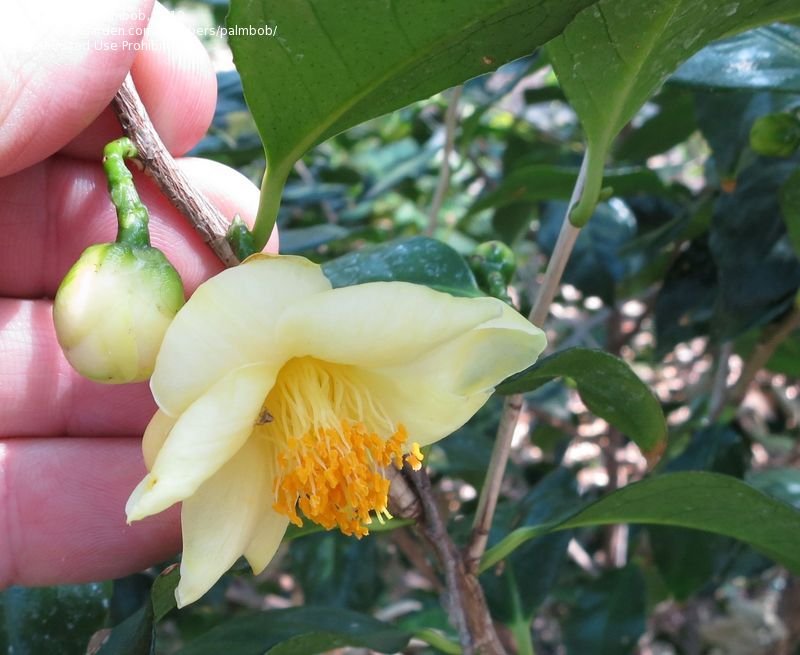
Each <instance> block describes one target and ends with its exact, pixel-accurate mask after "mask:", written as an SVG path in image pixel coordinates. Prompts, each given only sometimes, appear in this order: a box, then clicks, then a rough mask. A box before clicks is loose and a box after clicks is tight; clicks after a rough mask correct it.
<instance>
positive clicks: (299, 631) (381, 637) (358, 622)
mask: <svg viewBox="0 0 800 655" xmlns="http://www.w3.org/2000/svg"><path fill="white" fill-rule="evenodd" d="M410 638H411V634H410V633H408V632H405V631H404V630H399V629H397V628H395V627H393V626H391V625H389V624H388V623H383V622H381V621H378V620H376V619H373V618H372V617H369V616H366V615H364V614H359V613H357V612H352V611H349V610H344V609H337V608H333V607H298V608H293V609H286V610H274V611H271V612H260V613H257V614H250V615H247V616H240V617H236V618H233V619H231V620H229V621H226V622H225V623H223V624H221V625H219V626H217V627H215V628H212V629H211V630H209V631H208V632H207V633H206V634H204V635H203V636H201V637H199V638H198V639H195V640H194V641H192V642H191V643H190V644H188V645H187V646H186V647H184V648H182V649H181V650H180V651H179V655H219V653H225V654H226V655H262V654H263V653H270V654H271V655H313V654H314V653H325V652H329V651H331V650H333V649H336V648H342V647H345V646H353V647H357V648H368V649H371V650H373V651H377V652H379V653H396V652H398V651H401V650H402V649H403V648H405V646H406V645H407V644H408V641H409V639H410Z"/></svg>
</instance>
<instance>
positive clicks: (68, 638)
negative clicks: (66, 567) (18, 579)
mask: <svg viewBox="0 0 800 655" xmlns="http://www.w3.org/2000/svg"><path fill="white" fill-rule="evenodd" d="M110 596H111V585H110V584H107V583H103V584H100V583H98V584H85V585H62V586H58V587H41V588H38V589H26V588H23V587H10V588H9V589H6V590H5V591H4V592H2V593H0V652H3V653H14V654H17V653H19V654H20V655H29V654H30V655H37V654H38V653H53V652H58V653H59V655H61V654H62V653H63V655H73V654H74V655H83V653H85V652H86V645H87V644H88V643H89V639H90V638H91V636H92V635H93V634H94V633H95V632H96V631H97V630H99V629H100V628H102V627H103V624H104V623H105V620H106V617H107V614H108V612H107V608H108V602H109V599H110Z"/></svg>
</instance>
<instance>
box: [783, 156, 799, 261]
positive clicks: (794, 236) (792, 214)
mask: <svg viewBox="0 0 800 655" xmlns="http://www.w3.org/2000/svg"><path fill="white" fill-rule="evenodd" d="M780 207H781V216H783V222H784V223H785V224H786V232H787V233H788V235H789V242H790V243H791V244H792V248H794V252H795V254H796V255H798V256H799V257H800V166H798V168H797V169H796V170H795V171H794V172H793V173H792V174H791V175H789V177H788V179H787V180H786V182H784V183H783V186H782V187H781V190H780Z"/></svg>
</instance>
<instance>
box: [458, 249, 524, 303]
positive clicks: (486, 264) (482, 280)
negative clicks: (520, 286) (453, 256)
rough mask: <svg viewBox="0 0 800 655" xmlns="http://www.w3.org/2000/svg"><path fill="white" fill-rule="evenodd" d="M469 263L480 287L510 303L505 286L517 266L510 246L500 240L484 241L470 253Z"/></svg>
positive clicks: (509, 281)
mask: <svg viewBox="0 0 800 655" xmlns="http://www.w3.org/2000/svg"><path fill="white" fill-rule="evenodd" d="M469 265H470V268H471V269H472V272H473V273H474V274H475V279H476V280H477V282H478V285H479V286H480V287H481V289H483V290H484V291H486V293H488V294H489V295H490V296H494V297H495V298H499V299H500V300H502V301H504V302H506V303H509V304H511V298H509V296H508V293H507V291H506V287H507V286H508V285H509V284H510V283H511V277H512V276H513V275H514V270H515V269H516V267H517V262H516V258H515V257H514V252H513V251H512V250H511V248H509V247H508V246H507V245H506V244H505V243H503V242H502V241H486V242H484V243H482V244H480V245H479V246H478V247H477V248H475V252H474V253H473V254H472V255H470V257H469Z"/></svg>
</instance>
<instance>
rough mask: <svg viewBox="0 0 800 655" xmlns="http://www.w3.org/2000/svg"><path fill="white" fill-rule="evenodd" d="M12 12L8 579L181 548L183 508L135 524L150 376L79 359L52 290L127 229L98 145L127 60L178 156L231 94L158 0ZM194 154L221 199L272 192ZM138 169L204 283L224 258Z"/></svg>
mask: <svg viewBox="0 0 800 655" xmlns="http://www.w3.org/2000/svg"><path fill="white" fill-rule="evenodd" d="M8 10H9V11H10V12H11V14H12V15H11V16H7V17H6V18H7V21H8V24H9V25H15V26H17V29H16V30H15V31H14V34H13V35H12V38H10V39H6V40H4V41H2V42H0V87H2V88H3V89H4V90H5V93H4V95H3V96H2V97H0V406H2V407H3V410H2V414H1V415H0V589H2V588H4V587H6V586H8V585H11V584H23V585H47V584H57V583H66V582H81V581H89V580H100V579H108V578H112V577H117V576H121V575H125V574H127V573H130V572H133V571H136V570H140V569H142V568H144V567H146V566H148V565H151V564H153V563H154V562H156V561H159V560H161V559H164V558H166V557H168V556H169V555H171V554H173V553H174V552H176V551H177V550H178V549H179V548H180V528H179V516H178V512H177V510H176V509H173V510H172V511H170V512H167V513H165V514H163V515H159V516H157V517H154V518H152V519H147V520H146V521H142V522H140V523H137V524H135V525H133V526H128V525H126V522H125V512H124V508H125V501H126V500H127V498H128V495H129V494H130V492H131V490H132V489H133V488H134V487H135V486H136V483H137V482H138V480H139V479H141V478H142V476H143V475H144V474H145V468H144V464H143V462H142V457H141V448H140V439H141V434H142V432H143V431H144V427H145V426H146V424H147V422H148V421H149V419H150V417H151V416H152V414H153V413H154V412H155V409H156V407H155V404H154V402H153V400H152V398H151V395H150V391H149V388H148V385H147V383H142V384H136V385H123V386H105V385H100V384H96V383H94V382H91V381H89V380H86V379H84V378H81V377H80V376H79V375H78V374H77V373H75V372H74V371H73V370H72V369H71V368H70V366H69V364H68V363H67V361H66V360H65V358H64V356H63V354H62V352H61V349H60V348H59V346H58V343H57V342H56V338H55V332H54V328H53V321H52V298H53V296H54V295H55V292H56V289H57V288H58V285H59V283H60V281H61V278H62V277H63V275H64V274H65V273H66V271H67V270H68V269H69V267H70V266H71V265H72V264H73V263H74V262H75V260H76V259H77V258H78V257H79V256H80V254H81V252H82V251H83V250H84V249H85V248H86V247H87V246H89V245H90V244H92V243H97V242H107V241H113V240H114V237H115V231H116V220H115V217H114V210H113V207H112V205H111V202H110V200H109V198H108V192H107V190H106V182H105V178H104V177H103V172H102V166H101V163H100V158H101V152H102V148H103V145H104V144H105V143H107V142H108V141H110V140H112V139H113V138H115V137H116V136H119V135H120V129H119V126H118V125H117V124H116V120H115V118H114V116H113V114H112V113H111V111H110V109H109V108H108V104H109V102H110V100H111V98H112V97H113V96H114V93H115V92H116V90H117V88H118V87H119V86H120V84H121V83H122V80H123V79H124V77H125V75H126V74H127V72H128V71H129V70H130V71H131V73H132V75H133V78H134V81H135V83H136V85H137V88H138V90H139V93H140V95H141V97H142V99H143V101H144V104H145V105H146V106H147V108H148V111H149V113H150V116H151V119H152V121H153V123H154V124H155V126H156V129H157V130H158V132H159V133H160V135H161V137H162V139H163V140H164V142H165V144H166V145H167V147H168V148H169V150H170V151H171V152H172V153H173V154H174V155H181V154H183V153H185V152H186V151H187V150H189V149H190V148H191V147H192V146H193V145H194V144H195V143H197V141H199V139H200V138H201V137H202V136H203V134H204V133H205V131H206V130H207V128H208V125H209V123H210V121H211V118H212V116H213V112H214V106H215V101H216V81H215V78H214V73H213V70H212V68H211V66H210V63H209V61H208V57H207V55H206V53H205V51H204V50H203V48H202V46H201V44H200V43H199V42H198V41H197V40H196V39H195V37H194V36H193V35H192V34H190V33H189V32H188V31H186V30H184V29H183V28H182V27H181V26H180V25H179V24H177V22H176V20H175V18H174V17H172V16H171V15H170V14H169V12H167V11H166V10H165V9H163V8H162V7H161V6H159V5H156V6H153V2H152V0H115V1H113V2H111V1H109V0H92V1H91V2H88V1H86V2H83V3H82V5H81V14H80V15H78V14H77V10H75V9H73V11H75V14H70V13H68V12H69V9H65V5H63V4H60V3H56V2H55V1H54V0H47V1H45V2H38V3H15V4H14V6H13V7H10V8H9V9H8ZM151 12H152V18H150V16H151ZM148 19H149V27H148V30H147V32H146V33H145V35H144V37H142V36H141V34H142V31H143V28H144V27H145V26H146V25H148ZM20 26H34V27H32V28H31V30H34V29H35V32H34V31H27V32H26V31H25V30H24V29H19V28H20ZM140 39H142V44H143V45H142V47H140V48H138V49H134V48H136V45H135V44H138V43H139V42H140ZM114 44H116V46H114ZM126 44H127V45H126ZM179 164H180V165H181V167H182V168H183V169H184V170H185V172H186V174H187V175H188V176H189V178H190V179H191V180H192V181H193V182H194V183H195V185H196V186H197V188H198V189H200V190H201V191H202V192H203V193H204V194H205V195H206V196H207V197H208V198H209V200H210V201H211V202H212V203H214V204H215V205H216V206H217V207H218V208H219V209H220V210H221V212H222V213H223V214H224V215H226V216H233V215H234V214H236V213H238V214H240V215H241V216H242V217H243V218H245V220H247V219H248V218H250V217H252V216H254V215H255V211H256V208H257V205H258V190H257V189H256V188H255V187H254V186H253V185H252V184H251V183H250V182H249V181H248V180H246V179H245V178H244V177H242V176H241V175H239V174H238V173H237V172H235V171H233V170H232V169H229V168H227V167H224V166H222V165H219V164H215V163H213V162H209V161H202V160H192V159H183V160H179ZM136 180H137V187H138V189H139V193H140V195H141V196H142V200H143V201H144V203H145V205H146V206H147V207H148V209H149V210H150V214H151V220H150V232H151V237H152V242H153V245H154V246H155V247H157V248H159V249H161V250H162V251H163V252H164V253H165V254H166V255H167V257H169V259H170V260H171V261H172V263H173V264H174V266H175V267H176V268H177V269H178V271H179V272H180V274H181V276H182V277H183V281H184V285H185V287H186V291H187V293H191V292H192V291H193V290H194V288H195V287H196V286H197V285H198V284H199V283H200V282H201V281H203V280H204V279H205V278H207V277H209V276H210V275H212V274H214V273H216V272H217V271H219V270H221V268H222V265H221V264H220V263H219V261H218V260H217V259H216V257H215V256H214V255H213V253H212V252H211V250H210V249H209V248H208V247H206V246H205V244H203V242H202V240H201V239H200V237H199V236H198V235H197V234H196V233H195V232H194V230H193V229H192V228H191V226H189V224H188V223H187V221H186V219H185V218H183V217H182V216H180V215H179V214H178V213H177V211H176V210H175V209H174V208H172V207H171V206H170V205H169V203H168V202H167V201H166V200H165V199H164V198H163V196H161V194H160V192H159V191H158V189H157V188H156V186H155V184H154V183H153V182H152V181H151V180H149V179H147V178H146V177H144V176H142V175H138V176H136ZM267 249H269V250H276V249H277V241H276V240H275V239H273V240H271V242H270V245H268V246H267Z"/></svg>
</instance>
